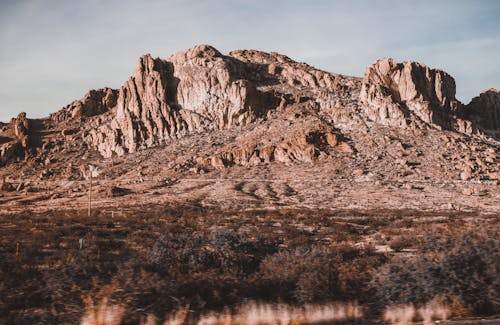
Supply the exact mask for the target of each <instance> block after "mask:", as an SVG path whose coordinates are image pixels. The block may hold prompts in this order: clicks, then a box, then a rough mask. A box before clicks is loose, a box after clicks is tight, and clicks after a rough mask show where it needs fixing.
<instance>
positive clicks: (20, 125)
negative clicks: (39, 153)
mask: <svg viewBox="0 0 500 325" xmlns="http://www.w3.org/2000/svg"><path fill="white" fill-rule="evenodd" d="M31 128H32V127H31V122H30V120H29V119H28V118H26V113H21V114H19V115H18V116H17V117H15V118H12V119H11V120H10V123H9V125H7V127H5V132H6V134H7V136H2V137H1V138H2V139H3V140H2V142H0V163H1V164H4V163H6V162H8V161H9V160H12V159H17V158H25V157H26V155H27V153H28V149H29V147H30V146H31V133H32V130H31ZM1 133H4V131H2V132H1ZM0 135H1V134H0Z"/></svg>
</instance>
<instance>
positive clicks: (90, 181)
mask: <svg viewBox="0 0 500 325" xmlns="http://www.w3.org/2000/svg"><path fill="white" fill-rule="evenodd" d="M89 183H90V185H89V217H90V214H91V212H92V170H91V167H90V166H89Z"/></svg>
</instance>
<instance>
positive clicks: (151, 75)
mask: <svg viewBox="0 0 500 325" xmlns="http://www.w3.org/2000/svg"><path fill="white" fill-rule="evenodd" d="M243 70H244V67H243V65H242V63H241V62H240V61H238V60H235V59H233V58H231V57H227V56H223V55H222V54H220V53H219V52H218V51H217V50H216V49H214V48H213V47H210V46H206V45H200V46H196V47H194V48H192V49H189V50H187V51H184V52H178V53H176V54H174V55H172V56H171V57H169V58H166V59H165V60H162V59H153V58H152V57H151V56H150V55H145V56H143V57H141V58H140V59H139V62H138V64H137V68H136V71H135V73H134V75H133V76H132V77H131V78H130V79H129V80H128V81H127V82H126V83H125V84H124V85H123V86H122V87H121V88H120V89H119V90H118V99H117V101H116V106H115V107H113V108H111V110H110V111H109V113H108V114H105V115H103V116H101V117H100V118H99V119H97V120H95V121H93V123H92V124H91V128H90V130H89V132H87V134H86V136H85V139H86V141H87V142H89V143H90V144H91V145H93V146H95V147H97V148H98V150H99V152H100V153H101V154H102V155H103V156H105V157H110V156H111V155H112V154H113V153H116V154H118V155H123V154H125V153H127V152H135V151H137V150H138V149H140V148H147V147H152V146H155V145H160V144H164V143H166V142H167V141H169V140H171V139H175V138H179V137H182V136H184V135H186V134H188V133H192V132H198V131H201V130H208V129H222V128H231V127H233V126H238V125H245V124H247V123H249V122H252V121H254V120H255V119H256V118H258V117H261V116H263V115H264V113H265V112H266V111H267V110H269V109H270V108H273V107H275V106H276V105H277V104H276V100H275V99H274V97H273V96H272V95H270V94H267V93H263V92H261V91H259V90H257V89H256V87H255V85H254V84H253V83H252V82H251V81H249V80H247V79H244V73H243Z"/></svg>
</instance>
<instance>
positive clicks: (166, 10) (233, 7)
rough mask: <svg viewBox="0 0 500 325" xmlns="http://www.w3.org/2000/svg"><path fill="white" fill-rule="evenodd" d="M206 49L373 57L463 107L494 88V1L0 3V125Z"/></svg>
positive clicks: (320, 59) (324, 64) (328, 66)
mask: <svg viewBox="0 0 500 325" xmlns="http://www.w3.org/2000/svg"><path fill="white" fill-rule="evenodd" d="M196 44H210V45H212V46H214V47H216V48H217V49H219V50H220V51H221V52H223V53H228V52H229V51H231V50H236V49H257V50H263V51H275V52H279V53H283V54H286V55H287V56H289V57H291V58H292V59H295V60H297V61H303V62H306V63H309V64H311V65H313V66H315V67H317V68H320V69H323V70H327V71H331V72H336V73H342V74H346V75H354V76H362V75H363V74H364V71H365V69H366V67H367V66H368V65H369V64H370V63H372V62H373V61H375V60H377V59H379V58H382V57H392V58H394V59H396V60H398V61H403V60H412V61H419V62H422V63H425V64H427V65H428V66H430V67H433V68H439V69H442V70H444V71H446V72H448V73H449V74H451V75H452V76H453V77H454V78H455V80H456V84H457V98H458V99H460V100H461V101H462V102H465V103H468V102H469V101H470V99H471V98H472V97H474V96H476V95H478V94H479V93H480V92H481V91H482V90H484V89H487V88H492V87H493V88H497V89H500V1H499V0H469V1H465V0H431V1H428V0H419V1H415V0H349V1H347V0H345V1H333V0H332V1H327V0H323V1H318V0H307V1H306V0H303V1H298V0H287V1H285V0H244V1H243V0H197V1H195V0H164V1H155V0H151V1H144V0H143V1H138V0H137V1H129V0H59V1H56V0H0V121H4V122H5V121H8V120H9V119H10V118H11V117H13V116H16V115H17V114H18V113H19V112H22V111H24V112H27V114H28V117H32V118H38V117H43V116H47V115H48V114H50V113H52V112H55V111H57V110H59V109H60V108H61V107H63V106H64V105H66V104H68V103H70V102H71V101H73V100H76V99H80V98H82V97H83V95H84V94H85V93H86V92H87V91H88V90H90V89H96V88H102V87H105V86H108V87H113V88H118V87H120V86H121V85H122V84H123V83H124V82H125V80H126V79H127V78H128V77H129V76H130V75H131V74H132V72H133V70H134V68H135V63H136V61H137V59H138V57H139V56H140V55H142V54H145V53H151V54H152V55H153V56H155V57H167V56H169V55H170V54H172V53H174V52H176V51H179V50H183V49H187V48H190V47H192V46H194V45H196Z"/></svg>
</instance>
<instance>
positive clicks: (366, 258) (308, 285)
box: [258, 246, 384, 302]
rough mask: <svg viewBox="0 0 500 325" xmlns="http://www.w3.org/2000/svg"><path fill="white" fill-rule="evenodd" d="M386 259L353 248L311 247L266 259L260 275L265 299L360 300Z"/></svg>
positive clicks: (302, 300) (299, 300)
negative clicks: (374, 270)
mask: <svg viewBox="0 0 500 325" xmlns="http://www.w3.org/2000/svg"><path fill="white" fill-rule="evenodd" d="M383 259H384V257H383V256H381V255H378V254H374V253H373V252H372V251H370V250H361V249H358V248H355V247H352V246H333V247H332V246H310V247H301V248H295V249H291V250H285V251H282V252H279V253H277V254H274V255H270V256H268V257H266V258H265V259H264V260H263V262H262V264H261V268H260V273H259V274H258V285H260V286H261V287H262V288H263V291H264V292H263V295H264V296H272V295H275V297H273V298H275V299H276V298H279V299H285V300H296V301H298V302H313V301H314V302H319V301H331V300H333V299H336V300H349V299H352V298H353V297H355V296H356V297H358V298H359V297H360V293H361V292H362V287H363V286H364V285H365V284H366V283H367V282H368V281H369V280H370V279H371V275H370V270H371V269H373V268H375V267H377V266H379V265H380V264H381V263H382V261H383Z"/></svg>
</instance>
